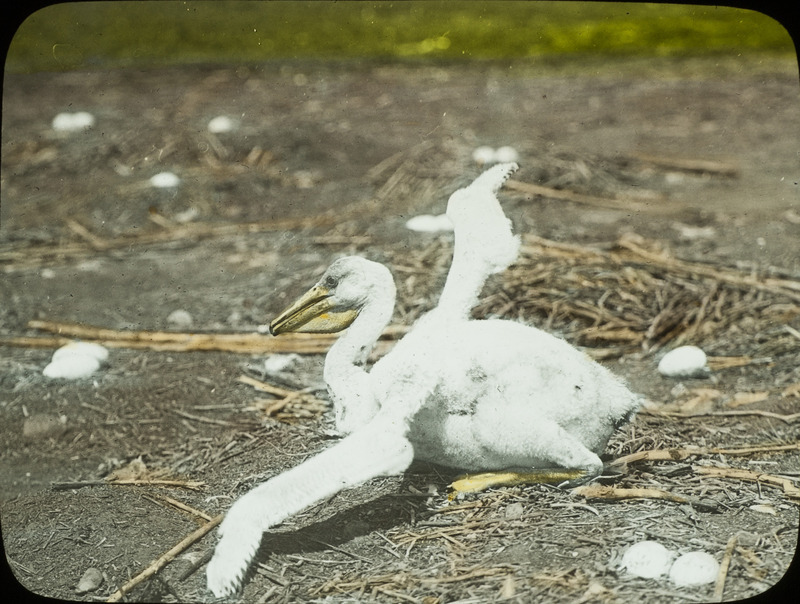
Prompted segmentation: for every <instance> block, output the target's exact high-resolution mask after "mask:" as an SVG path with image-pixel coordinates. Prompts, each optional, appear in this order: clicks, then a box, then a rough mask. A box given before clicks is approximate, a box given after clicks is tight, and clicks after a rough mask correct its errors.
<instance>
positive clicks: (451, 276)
mask: <svg viewBox="0 0 800 604" xmlns="http://www.w3.org/2000/svg"><path fill="white" fill-rule="evenodd" d="M517 167H518V166H517V164H514V163H509V164H497V165H496V166H492V167H491V168H489V169H488V170H486V171H485V172H483V173H482V174H481V175H480V176H478V178H476V179H475V180H474V181H473V182H472V184H471V185H469V186H468V187H465V188H463V189H459V190H458V191H456V192H455V193H453V194H452V195H451V196H450V199H449V201H448V202H447V216H448V218H450V221H451V222H452V223H453V232H454V233H455V247H454V249H453V262H452V264H451V265H450V272H448V274H447V281H446V282H445V285H444V289H443V290H442V295H441V298H440V299H439V305H438V306H437V310H442V311H445V312H446V313H447V314H448V315H450V316H456V317H459V318H466V317H467V316H468V314H469V311H470V310H471V309H472V307H473V306H474V305H475V302H476V300H477V298H478V295H479V294H480V291H481V288H482V287H483V284H484V282H485V281H486V278H487V277H488V276H489V275H491V274H493V273H498V272H500V271H502V270H504V269H506V268H507V267H508V266H509V265H510V264H511V263H512V262H514V260H516V259H517V255H518V254H519V246H520V240H519V237H517V236H515V235H514V234H513V233H512V231H511V221H510V220H509V219H508V218H507V217H506V215H505V214H504V213H503V209H502V208H501V207H500V202H499V201H498V200H497V197H496V195H495V193H496V192H497V191H498V190H499V189H500V187H501V186H502V185H503V183H504V182H505V181H506V180H507V179H508V177H509V176H510V175H511V173H512V172H514V171H515V170H516V169H517Z"/></svg>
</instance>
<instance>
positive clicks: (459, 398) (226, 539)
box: [207, 165, 639, 596]
mask: <svg viewBox="0 0 800 604" xmlns="http://www.w3.org/2000/svg"><path fill="white" fill-rule="evenodd" d="M515 167H516V166H514V165H505V166H495V167H493V168H492V169H490V170H488V171H487V172H485V173H484V174H483V175H482V176H481V177H479V178H478V179H477V180H476V181H475V182H474V183H473V184H472V185H471V186H470V187H467V188H466V189H462V190H460V191H457V192H456V193H454V194H453V196H452V197H451V199H450V202H449V204H448V216H450V217H451V219H452V220H453V223H454V226H455V231H456V245H455V250H454V259H453V264H452V266H451V269H450V272H449V273H448V278H447V283H446V284H445V287H444V290H443V293H442V299H441V301H440V304H439V306H437V308H436V309H434V310H433V311H431V312H430V313H428V314H427V315H425V316H424V317H422V318H421V319H420V320H419V321H418V322H417V324H416V325H415V326H414V328H413V329H412V330H411V331H410V332H409V333H408V334H407V335H406V336H405V337H404V338H403V339H402V340H401V341H399V342H398V343H397V345H396V346H395V347H394V349H393V350H392V351H391V352H390V353H389V354H387V355H386V356H384V357H383V358H382V359H380V360H379V361H377V362H376V363H375V364H374V366H373V367H372V369H371V371H369V372H368V371H367V370H366V369H365V368H364V364H365V360H366V358H367V355H368V353H369V351H370V350H371V349H372V347H373V346H374V344H375V342H376V341H377V339H378V337H379V336H380V334H381V332H382V331H383V329H384V328H385V327H386V325H387V324H388V322H389V320H390V318H391V316H392V312H393V308H394V303H395V285H394V280H393V278H392V275H391V273H390V272H389V270H388V269H387V268H386V267H385V266H383V265H381V264H378V263H376V262H372V261H370V260H366V259H364V258H360V257H345V258H341V259H339V260H336V261H335V262H334V263H333V264H332V265H331V266H330V267H329V268H328V269H327V270H326V271H325V273H324V274H323V276H322V278H321V279H320V280H319V281H318V282H317V284H316V285H315V286H314V287H312V288H311V289H310V290H309V291H308V292H307V293H306V294H305V295H303V296H302V297H301V298H300V299H299V300H297V301H296V302H295V303H294V304H292V305H290V306H289V307H288V308H287V309H286V310H284V311H283V312H282V313H280V315H278V317H277V318H275V319H274V320H273V321H272V323H271V324H270V330H271V331H272V333H273V334H275V335H279V334H282V333H288V332H311V333H332V332H338V331H343V330H345V329H346V331H343V333H342V335H341V336H340V337H339V339H338V340H337V341H336V342H335V344H334V345H333V346H332V347H331V349H330V351H329V352H328V355H327V357H326V359H325V366H324V377H325V380H326V382H327V385H328V389H329V392H330V395H331V399H332V401H333V406H334V412H335V418H336V424H337V428H338V429H339V430H340V432H342V433H345V434H348V435H347V436H346V437H345V438H343V439H342V440H340V441H339V442H337V443H336V444H334V445H333V446H331V447H330V448H328V449H326V450H324V451H322V452H321V453H319V454H317V455H316V456H314V457H312V458H310V459H309V460H307V461H305V462H304V463H302V464H300V465H299V466H296V467H295V468H293V469H291V470H288V471H287V472H284V473H283V474H280V475H278V476H275V477H273V478H271V479H269V480H268V481H266V482H264V483H263V484H261V485H259V486H258V487H256V488H254V489H253V490H251V491H250V492H249V493H247V494H246V495H244V496H243V497H242V498H241V499H239V500H238V501H237V502H236V503H235V504H234V505H233V506H232V507H231V509H230V510H229V511H228V513H227V516H226V518H225V520H224V521H223V522H222V524H221V525H220V529H219V532H220V535H221V538H220V541H219V543H218V544H217V547H216V550H215V552H214V555H213V557H212V559H211V561H210V562H209V565H208V569H207V579H208V587H209V589H210V590H211V591H212V592H214V594H215V595H217V596H223V595H228V594H231V593H234V592H235V591H236V589H237V588H238V587H239V585H240V584H241V582H242V579H243V577H244V575H245V572H246V570H247V568H248V566H249V564H250V562H251V560H252V558H253V556H254V555H255V553H256V551H257V549H258V547H259V544H260V541H261V535H262V533H263V532H264V531H266V530H268V529H270V528H271V527H274V526H275V525H276V524H278V523H280V522H282V521H283V520H285V519H286V518H288V517H289V516H291V515H293V514H295V513H297V512H300V511H301V510H303V509H305V508H307V507H309V506H311V505H313V504H314V503H317V502H319V501H321V500H323V499H325V498H326V497H329V496H331V495H333V494H335V493H337V492H339V491H340V490H342V489H345V488H349V487H353V486H356V485H358V484H361V483H363V482H365V481H367V480H369V479H371V478H374V477H377V476H384V475H392V474H398V473H401V472H403V471H404V470H405V469H406V468H407V467H408V466H409V464H410V463H411V461H412V459H414V458H417V459H422V460H428V461H432V462H435V463H438V464H441V465H445V466H450V467H453V468H458V469H462V470H467V471H492V470H507V469H519V470H522V471H525V472H535V471H536V470H547V469H552V468H563V469H569V470H579V472H575V473H573V474H571V476H573V477H578V476H585V477H592V476H596V475H598V474H599V473H600V472H601V471H602V468H603V464H602V461H601V460H600V458H599V456H598V455H599V454H600V453H601V452H602V451H603V449H604V448H605V446H606V444H607V442H608V439H609V437H610V436H611V434H612V433H613V431H614V430H615V429H616V427H617V426H618V425H620V424H621V423H623V422H624V421H626V420H627V419H629V418H630V416H631V415H632V414H633V413H634V412H635V410H636V409H637V408H638V406H639V399H638V397H637V396H636V395H634V394H632V393H631V392H630V391H629V390H628V389H627V388H626V387H625V386H624V385H623V384H622V382H621V381H619V380H618V379H617V378H615V377H614V376H613V375H612V374H611V373H610V372H608V371H607V370H606V369H605V368H603V367H602V366H600V365H599V364H597V363H595V362H594V361H592V360H591V359H590V358H589V357H587V356H586V355H585V354H583V353H582V352H580V351H579V350H577V349H575V348H573V347H572V346H570V345H569V344H568V343H566V342H565V341H563V340H561V339H559V338H556V337H555V336H552V335H550V334H548V333H546V332H543V331H541V330H538V329H535V328H533V327H529V326H526V325H523V324H520V323H515V322H512V321H505V320H497V319H493V320H470V319H469V313H468V311H469V308H471V306H472V305H473V304H474V302H475V299H476V296H477V294H478V292H479V290H480V287H481V286H482V285H483V282H484V280H485V278H486V277H487V276H488V274H490V273H491V272H496V271H498V270H502V269H503V268H505V267H506V266H508V265H509V264H510V263H511V262H513V261H514V259H515V258H516V254H517V251H518V246H519V242H518V240H517V239H516V238H515V237H513V235H511V229H510V223H509V221H508V219H507V218H506V217H505V215H504V214H503V212H502V210H501V209H500V206H499V203H498V202H497V200H496V198H495V197H494V192H495V191H496V190H497V189H498V188H499V187H500V185H501V184H502V182H503V181H504V180H505V178H506V177H507V176H508V174H509V173H510V172H511V171H513V169H515ZM481 200H483V202H484V206H483V208H482V213H483V216H482V219H483V220H482V221H478V222H477V223H476V222H475V219H476V218H477V217H478V215H479V214H481V206H480V201H481ZM476 213H477V214H476ZM476 225H481V226H483V227H484V228H477V227H476ZM482 241H483V242H484V243H486V244H487V246H488V248H485V249H484V251H483V252H481V251H480V249H479V248H475V247H471V246H475V245H476V244H480V243H481V242H482ZM492 241H494V242H496V243H497V244H498V245H496V246H495V245H492V244H491V242H492ZM470 261H471V262H472V264H470ZM470 267H471V268H472V270H470ZM543 474H545V472H543Z"/></svg>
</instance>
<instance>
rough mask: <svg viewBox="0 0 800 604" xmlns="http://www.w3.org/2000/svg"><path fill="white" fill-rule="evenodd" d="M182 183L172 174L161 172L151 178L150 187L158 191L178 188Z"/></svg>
mask: <svg viewBox="0 0 800 604" xmlns="http://www.w3.org/2000/svg"><path fill="white" fill-rule="evenodd" d="M180 183H181V179H180V178H178V177H177V176H176V175H175V174H173V173H172V172H159V173H158V174H155V175H153V176H152V177H151V178H150V186H152V187H155V188H157V189H169V188H172V187H177V186H178V185H179V184H180Z"/></svg>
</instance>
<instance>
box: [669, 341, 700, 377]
mask: <svg viewBox="0 0 800 604" xmlns="http://www.w3.org/2000/svg"><path fill="white" fill-rule="evenodd" d="M707 360H708V359H707V358H706V353H705V352H703V351H702V350H701V349H700V348H698V347H697V346H680V347H679V348H676V349H675V350H670V351H669V352H668V353H667V354H665V355H664V357H663V358H662V359H661V362H659V364H658V372H659V373H660V374H661V375H664V376H667V377H702V376H705V375H708V372H709V370H708V367H707V366H706V362H707Z"/></svg>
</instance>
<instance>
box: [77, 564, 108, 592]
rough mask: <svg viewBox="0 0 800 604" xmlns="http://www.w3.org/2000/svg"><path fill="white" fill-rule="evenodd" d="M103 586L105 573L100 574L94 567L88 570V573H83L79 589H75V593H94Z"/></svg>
mask: <svg viewBox="0 0 800 604" xmlns="http://www.w3.org/2000/svg"><path fill="white" fill-rule="evenodd" d="M102 584H103V573H102V572H100V570H99V569H97V568H94V567H91V568H87V569H86V572H85V573H83V576H82V577H81V580H80V581H78V585H77V587H75V593H76V594H85V593H87V592H90V591H94V590H95V589H97V588H98V587H100V586H101V585H102Z"/></svg>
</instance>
